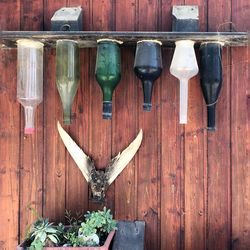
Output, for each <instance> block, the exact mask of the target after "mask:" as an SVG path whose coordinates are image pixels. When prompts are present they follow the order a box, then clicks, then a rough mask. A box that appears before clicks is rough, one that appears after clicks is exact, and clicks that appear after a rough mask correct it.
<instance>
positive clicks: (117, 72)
mask: <svg viewBox="0 0 250 250" xmlns="http://www.w3.org/2000/svg"><path fill="white" fill-rule="evenodd" d="M97 43H98V44H97V56H96V66H95V77H96V80H97V82H98V84H99V86H100V87H101V89H102V93H103V112H102V117H103V119H111V118H112V96H113V92H114V90H115V88H116V86H117V84H118V83H119V81H120V79H121V55H120V48H119V44H121V42H120V41H116V40H110V39H101V40H98V41H97Z"/></svg>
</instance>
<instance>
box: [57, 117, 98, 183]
mask: <svg viewBox="0 0 250 250" xmlns="http://www.w3.org/2000/svg"><path fill="white" fill-rule="evenodd" d="M57 129H58V132H59V134H60V136H61V138H62V141H63V143H64V145H65V147H66V148H67V150H68V151H69V153H70V155H71V156H72V158H73V159H74V161H75V163H76V164H77V166H78V167H79V169H80V170H81V172H82V174H83V176H84V177H85V179H86V181H87V182H89V181H90V170H91V168H92V165H93V163H92V161H91V159H90V158H89V156H88V155H86V154H85V153H84V152H83V151H82V150H81V149H80V148H79V147H78V146H77V144H76V143H75V142H74V141H73V140H72V138H71V137H70V136H69V135H68V133H67V132H66V131H65V130H64V129H63V128H62V126H61V124H60V122H59V121H58V122H57Z"/></svg>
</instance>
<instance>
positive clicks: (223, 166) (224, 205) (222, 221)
mask: <svg viewBox="0 0 250 250" xmlns="http://www.w3.org/2000/svg"><path fill="white" fill-rule="evenodd" d="M208 4H209V5H208V10H209V11H208V31H216V30H218V29H220V30H225V28H227V27H228V25H221V24H223V23H226V22H228V21H230V20H231V16H230V11H226V12H225V11H224V9H225V8H226V9H228V10H230V9H231V2H230V1H227V2H223V1H209V2H208ZM220 25H221V26H220ZM225 31H227V30H225ZM230 63H231V53H230V49H227V48H224V50H223V53H222V65H223V66H222V73H223V75H222V77H223V86H222V90H221V94H220V97H219V99H218V104H217V107H216V127H217V130H216V131H215V132H214V133H213V132H208V149H207V157H208V159H207V161H208V173H207V178H208V198H207V200H208V204H207V206H208V207H207V209H208V211H207V213H208V215H207V249H211V250H216V249H217V250H223V249H229V248H230V230H231V220H230V213H231V206H230V202H231V191H230V184H231V183H230V174H231V173H230V171H231V160H230V150H231V147H230V131H231V127H230V85H231V81H230V80H231V79H230V69H231V68H230Z"/></svg>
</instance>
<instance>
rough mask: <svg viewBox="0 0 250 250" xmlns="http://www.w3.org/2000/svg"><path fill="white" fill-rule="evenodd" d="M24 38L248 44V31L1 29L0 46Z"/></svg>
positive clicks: (86, 42) (91, 44) (46, 41)
mask: <svg viewBox="0 0 250 250" xmlns="http://www.w3.org/2000/svg"><path fill="white" fill-rule="evenodd" d="M22 38H27V39H34V40H38V41H41V42H43V43H44V44H45V45H46V46H49V47H50V46H52V47H54V46H55V43H56V41H57V40H59V39H71V40H75V41H78V43H79V46H80V48H88V47H96V45H97V40H98V39H103V38H109V39H116V40H121V41H122V42H123V43H124V45H126V46H130V45H135V44H136V42H138V41H140V40H144V39H155V40H159V41H161V42H162V44H163V46H165V47H172V46H173V45H174V42H175V41H177V40H183V39H188V40H193V41H195V42H196V43H198V44H199V43H201V42H211V41H218V42H222V43H224V44H225V46H247V44H248V34H247V32H112V31H111V32H97V31H69V32H65V31H59V32H55V31H0V43H1V44H2V47H15V46H16V40H18V39H22Z"/></svg>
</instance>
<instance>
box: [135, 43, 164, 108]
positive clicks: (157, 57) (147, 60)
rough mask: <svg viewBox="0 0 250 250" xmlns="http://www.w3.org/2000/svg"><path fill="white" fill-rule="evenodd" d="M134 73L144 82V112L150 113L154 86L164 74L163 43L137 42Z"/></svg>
mask: <svg viewBox="0 0 250 250" xmlns="http://www.w3.org/2000/svg"><path fill="white" fill-rule="evenodd" d="M134 71H135V74H136V75H137V77H139V78H140V79H141V81H142V87H143V96H144V103H143V110H145V111H150V110H151V107H152V102H151V99H152V91H153V84H154V81H155V80H156V79H157V78H158V77H159V76H160V75H161V72H162V56H161V42H159V41H157V40H142V41H139V42H137V46H136V53H135V62H134Z"/></svg>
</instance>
